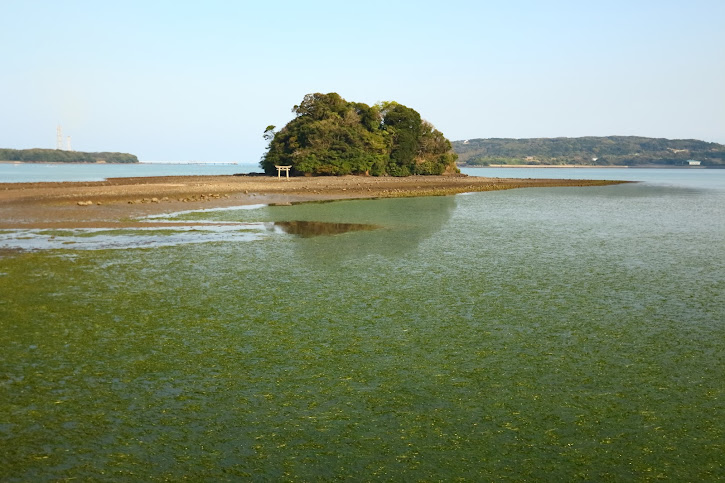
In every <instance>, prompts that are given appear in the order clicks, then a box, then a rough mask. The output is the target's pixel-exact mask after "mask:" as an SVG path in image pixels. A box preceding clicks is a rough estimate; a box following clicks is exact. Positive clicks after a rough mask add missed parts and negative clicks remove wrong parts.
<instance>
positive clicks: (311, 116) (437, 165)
mask: <svg viewBox="0 0 725 483" xmlns="http://www.w3.org/2000/svg"><path fill="white" fill-rule="evenodd" d="M292 112H293V113H295V118H294V119H292V120H291V121H290V122H289V123H287V125H286V126H285V127H284V128H282V129H281V130H280V131H279V132H275V131H274V129H275V127H274V126H268V127H267V129H266V130H265V132H264V138H265V139H267V140H268V141H269V147H268V148H267V152H266V153H265V155H264V157H263V158H262V161H261V163H260V165H261V167H262V169H264V171H265V173H268V174H274V173H276V170H275V165H285V166H292V173H293V174H303V175H345V174H370V175H373V176H385V175H390V176H408V175H411V174H444V173H453V172H457V171H458V170H457V168H456V165H455V162H456V158H457V156H456V154H455V153H453V151H452V150H451V143H450V142H449V141H448V140H447V139H446V138H445V137H444V136H443V134H441V133H440V131H438V130H436V129H435V128H434V127H433V126H432V125H431V124H430V123H428V122H427V121H424V120H423V119H421V117H420V114H418V112H416V111H415V110H413V109H411V108H409V107H406V106H404V105H402V104H398V103H397V102H383V103H379V104H376V105H374V106H368V105H367V104H363V103H359V102H348V101H346V100H345V99H343V98H342V97H340V96H339V95H338V94H336V93H334V92H332V93H329V94H320V93H316V94H307V95H306V96H305V98H304V99H303V100H302V103H301V104H300V105H299V106H294V108H293V109H292Z"/></svg>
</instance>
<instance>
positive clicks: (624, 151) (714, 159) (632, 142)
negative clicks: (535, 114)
mask: <svg viewBox="0 0 725 483" xmlns="http://www.w3.org/2000/svg"><path fill="white" fill-rule="evenodd" d="M453 149H454V150H455V151H456V153H458V155H459V156H460V161H461V162H463V163H466V164H468V165H471V166H476V165H479V166H481V165H484V166H485V165H489V164H553V165H556V164H580V165H595V166H596V165H600V166H606V165H622V166H637V165H646V164H665V165H681V164H686V163H687V161H688V160H697V161H701V162H702V165H703V166H718V165H724V164H725V146H723V145H722V144H717V143H708V142H705V141H698V140H695V139H660V138H646V137H639V136H608V137H593V136H590V137H580V138H529V139H501V138H488V139H470V140H468V141H454V142H453Z"/></svg>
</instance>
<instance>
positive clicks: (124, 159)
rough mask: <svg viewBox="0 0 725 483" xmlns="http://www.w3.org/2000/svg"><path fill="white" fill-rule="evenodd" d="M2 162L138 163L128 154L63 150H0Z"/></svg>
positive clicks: (134, 157) (135, 158) (136, 159)
mask: <svg viewBox="0 0 725 483" xmlns="http://www.w3.org/2000/svg"><path fill="white" fill-rule="evenodd" d="M0 161H15V162H21V163H138V158H137V157H136V156H135V155H133V154H127V153H84V152H81V151H65V150H62V149H0Z"/></svg>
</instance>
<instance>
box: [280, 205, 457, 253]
mask: <svg viewBox="0 0 725 483" xmlns="http://www.w3.org/2000/svg"><path fill="white" fill-rule="evenodd" d="M455 208H456V197H455V196H431V197H421V198H394V199H382V200H356V201H344V202H338V203H330V204H326V205H324V206H322V205H313V204H306V205H297V206H292V207H285V208H284V210H282V209H280V210H279V212H278V213H279V215H287V216H289V217H290V218H291V217H292V216H294V218H295V219H305V218H307V219H317V220H320V219H324V220H325V221H328V223H332V224H337V221H338V220H340V221H341V220H345V221H350V222H357V223H364V224H366V225H367V226H374V227H376V228H379V229H377V230H372V231H363V232H360V233H356V234H355V236H351V237H345V239H344V241H343V240H342V239H339V238H337V237H322V238H316V239H314V240H305V241H300V242H299V243H296V244H295V245H294V248H295V254H296V256H297V257H298V258H299V259H301V260H306V261H308V262H310V263H312V264H313V265H318V264H321V263H324V264H326V263H336V262H340V261H349V260H351V259H360V258H365V257H367V256H370V255H373V256H376V257H379V256H383V257H386V258H387V257H393V258H394V257H397V256H399V255H402V254H407V253H411V252H414V251H415V250H417V248H418V246H419V245H420V244H421V243H423V242H424V241H425V240H427V239H429V238H430V237H431V236H433V235H435V234H436V233H438V232H439V231H440V230H441V229H444V227H445V226H446V224H447V223H448V222H449V220H450V218H451V215H452V213H453V212H454V210H455ZM279 215H278V216H279ZM276 223H280V221H277V222H276Z"/></svg>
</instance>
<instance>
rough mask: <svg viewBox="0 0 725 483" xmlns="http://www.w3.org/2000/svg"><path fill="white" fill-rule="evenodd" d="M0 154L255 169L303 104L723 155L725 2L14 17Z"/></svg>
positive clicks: (166, 9)
mask: <svg viewBox="0 0 725 483" xmlns="http://www.w3.org/2000/svg"><path fill="white" fill-rule="evenodd" d="M0 16H2V17H3V18H4V19H5V20H6V22H5V24H6V26H5V28H4V29H3V30H2V31H1V32H0V52H2V58H3V65H4V69H3V70H4V73H3V76H0V88H1V89H2V92H4V94H5V95H4V100H3V115H2V116H0V147H3V148H14V149H27V148H49V149H52V148H55V139H56V138H55V136H56V126H57V125H58V124H60V125H62V127H63V134H64V137H65V136H71V137H72V147H73V149H75V150H78V151H91V152H93V151H119V152H128V153H132V154H135V155H137V156H138V157H139V159H140V160H141V161H148V162H151V161H156V162H158V161H173V160H177V161H194V160H199V161H209V162H235V163H243V164H248V163H256V162H258V161H259V159H260V157H261V156H262V154H263V153H264V149H265V145H266V143H265V141H264V140H263V138H262V133H263V131H264V128H265V127H266V126H267V125H269V124H274V125H276V126H278V127H282V126H283V125H284V124H285V123H286V122H288V121H289V120H290V119H292V116H293V115H292V113H291V108H292V106H294V105H295V104H299V102H300V101H301V100H302V98H303V96H304V95H305V94H307V93H310V92H337V93H339V94H340V95H341V96H342V97H344V98H345V99H347V100H349V101H356V102H365V103H367V104H374V103H376V102H380V101H385V100H395V101H398V102H400V103H402V104H405V105H407V106H409V107H412V108H413V109H416V110H417V111H418V112H420V113H421V116H422V117H423V118H425V119H427V120H428V121H430V122H431V123H433V124H434V125H435V126H436V127H437V128H438V129H439V130H441V131H442V132H443V133H444V135H445V136H446V137H448V139H450V140H452V141H453V140H465V139H476V138H536V137H582V136H613V135H618V136H644V137H655V138H667V139H698V140H702V141H708V142H717V143H721V144H725V90H723V87H722V86H723V85H725V62H724V61H723V59H722V52H723V47H725V31H723V29H722V28H721V24H722V21H723V20H724V19H725V4H723V3H722V2H716V1H714V0H710V1H693V2H687V3H686V4H684V3H683V4H680V3H679V2H654V1H642V2H637V3H636V4H632V3H630V2H622V1H615V2H607V3H606V4H601V5H589V4H580V3H579V2H573V1H562V2H555V3H553V4H551V3H549V4H546V5H541V4H538V3H536V2H530V1H529V2H527V1H515V2H509V3H506V4H505V5H503V6H491V5H487V4H479V3H477V2H467V1H455V0H454V1H452V2H446V3H445V4H444V5H441V4H438V3H433V2H425V1H423V2H414V3H413V2H396V3H394V4H388V3H386V2H382V1H377V0H374V1H370V2H365V4H358V3H346V4H338V3H337V2H331V1H313V2H309V3H306V4H296V3H294V2H276V3H275V4H270V5H262V4H246V3H239V4H228V3H226V2H219V1H212V2H207V3H205V4H204V5H197V4H193V3H190V2H154V3H153V4H146V3H144V2H139V1H131V2H126V3H123V4H117V5H116V4H113V5H106V4H97V3H95V2H90V1H71V2H66V3H63V4H58V3H51V2H33V3H28V2H12V3H8V2H6V3H5V4H3V5H1V6H0Z"/></svg>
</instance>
